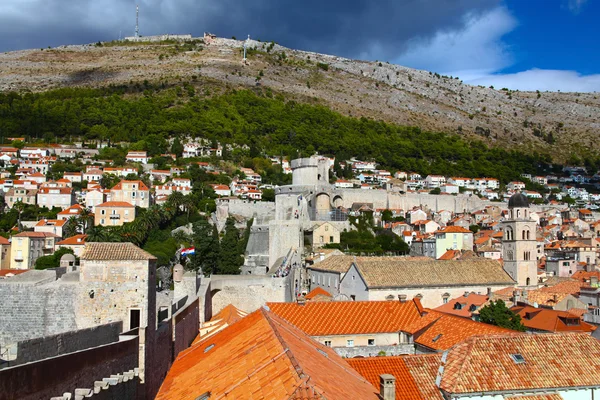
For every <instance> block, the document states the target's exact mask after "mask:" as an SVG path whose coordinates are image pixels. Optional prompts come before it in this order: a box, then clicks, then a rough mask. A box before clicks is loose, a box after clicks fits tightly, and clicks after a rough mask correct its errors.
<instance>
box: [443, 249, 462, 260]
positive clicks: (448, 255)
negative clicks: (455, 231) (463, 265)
mask: <svg viewBox="0 0 600 400" xmlns="http://www.w3.org/2000/svg"><path fill="white" fill-rule="evenodd" d="M458 257H460V250H448V251H446V252H445V253H444V254H442V255H441V256H440V258H438V260H455V259H456V258H458Z"/></svg>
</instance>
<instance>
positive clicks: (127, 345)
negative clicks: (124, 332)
mask: <svg viewBox="0 0 600 400" xmlns="http://www.w3.org/2000/svg"><path fill="white" fill-rule="evenodd" d="M138 347H139V342H138V338H137V337H135V336H133V337H128V338H124V340H122V341H120V342H117V343H112V344H109V345H105V346H100V347H94V348H91V349H88V350H84V351H80V352H76V353H71V354H65V355H62V356H58V357H54V358H48V359H46V360H42V361H38V362H33V363H28V364H23V365H19V366H17V367H10V368H5V369H3V370H1V371H0V400H14V399H19V400H39V399H49V398H51V397H54V396H58V395H61V394H62V393H65V392H71V391H72V390H73V389H74V388H92V387H94V382H95V381H97V380H102V378H104V377H108V376H110V375H112V374H116V373H119V372H123V371H129V370H133V369H134V368H137V366H138Z"/></svg>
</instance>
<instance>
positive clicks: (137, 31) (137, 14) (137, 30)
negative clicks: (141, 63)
mask: <svg viewBox="0 0 600 400" xmlns="http://www.w3.org/2000/svg"><path fill="white" fill-rule="evenodd" d="M139 22H140V6H139V5H137V4H136V5H135V37H136V39H137V38H139V37H140V25H139Z"/></svg>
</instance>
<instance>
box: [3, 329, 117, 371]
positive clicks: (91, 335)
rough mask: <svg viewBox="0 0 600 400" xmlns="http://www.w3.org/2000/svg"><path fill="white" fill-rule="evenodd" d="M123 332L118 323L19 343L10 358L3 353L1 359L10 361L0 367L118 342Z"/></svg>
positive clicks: (10, 352) (13, 347)
mask: <svg viewBox="0 0 600 400" xmlns="http://www.w3.org/2000/svg"><path fill="white" fill-rule="evenodd" d="M122 330H123V323H122V322H121V321H118V322H113V323H110V324H106V325H100V326H95V327H93V328H88V329H80V330H78V331H70V332H65V333H60V334H57V335H51V336H45V337H41V338H35V339H30V340H25V341H22V342H18V343H16V344H15V345H12V346H9V347H8V349H7V350H8V358H6V357H4V356H5V355H6V353H4V352H3V353H2V355H1V356H0V357H2V358H5V359H8V361H7V362H6V363H5V365H0V368H3V367H14V366H17V365H20V364H24V363H28V362H34V361H38V360H43V359H45V358H50V357H56V356H59V355H62V354H68V353H74V352H76V351H80V350H84V349H89V348H91V347H98V346H102V345H106V344H109V343H113V342H118V341H119V334H120V333H121V332H122ZM15 357H16V358H15Z"/></svg>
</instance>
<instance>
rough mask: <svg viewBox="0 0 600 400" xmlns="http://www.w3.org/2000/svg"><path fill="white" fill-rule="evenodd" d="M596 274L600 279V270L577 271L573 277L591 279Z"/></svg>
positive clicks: (580, 279)
mask: <svg viewBox="0 0 600 400" xmlns="http://www.w3.org/2000/svg"><path fill="white" fill-rule="evenodd" d="M594 276H595V277H596V278H598V279H600V271H577V272H575V273H574V274H573V275H571V278H573V279H577V280H579V281H589V280H590V278H592V277H594Z"/></svg>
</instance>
